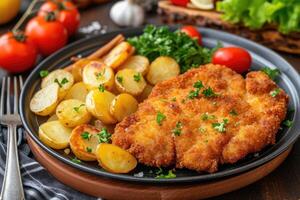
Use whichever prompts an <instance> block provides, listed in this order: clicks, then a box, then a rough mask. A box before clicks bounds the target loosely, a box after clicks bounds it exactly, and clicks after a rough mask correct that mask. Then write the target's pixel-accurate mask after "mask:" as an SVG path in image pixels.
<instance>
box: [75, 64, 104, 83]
mask: <svg viewBox="0 0 300 200" xmlns="http://www.w3.org/2000/svg"><path fill="white" fill-rule="evenodd" d="M91 61H99V62H100V61H101V60H100V59H88V58H83V59H80V60H78V61H76V62H75V63H74V64H73V65H72V70H71V73H72V75H73V77H74V80H75V82H79V81H82V70H83V68H84V67H85V66H86V65H87V64H89V63H90V62H91Z"/></svg>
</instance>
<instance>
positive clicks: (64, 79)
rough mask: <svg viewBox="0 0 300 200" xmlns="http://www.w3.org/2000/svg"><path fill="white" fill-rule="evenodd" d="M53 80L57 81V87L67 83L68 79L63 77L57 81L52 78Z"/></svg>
mask: <svg viewBox="0 0 300 200" xmlns="http://www.w3.org/2000/svg"><path fill="white" fill-rule="evenodd" d="M54 82H55V83H57V84H58V85H59V87H60V88H61V87H62V86H63V85H64V84H66V83H68V82H69V81H68V79H67V78H66V77H65V78H63V79H62V80H61V82H59V80H58V79H57V78H56V79H54Z"/></svg>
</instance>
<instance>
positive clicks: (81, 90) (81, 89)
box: [65, 82, 89, 102]
mask: <svg viewBox="0 0 300 200" xmlns="http://www.w3.org/2000/svg"><path fill="white" fill-rule="evenodd" d="M88 92H89V91H88V89H87V88H86V86H85V84H84V83H83V82H78V83H75V84H74V85H73V86H72V87H71V89H70V90H69V91H68V92H67V94H66V96H65V99H78V100H80V101H83V102H84V101H85V97H86V95H87V94H88Z"/></svg>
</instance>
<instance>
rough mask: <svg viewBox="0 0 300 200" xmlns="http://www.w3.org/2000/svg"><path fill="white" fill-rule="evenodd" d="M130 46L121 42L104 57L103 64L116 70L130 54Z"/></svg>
mask: <svg viewBox="0 0 300 200" xmlns="http://www.w3.org/2000/svg"><path fill="white" fill-rule="evenodd" d="M132 49H133V48H132V46H131V45H130V44H129V43H128V42H121V43H120V44H118V45H117V46H116V47H115V48H113V49H112V50H111V51H110V52H109V53H108V54H107V55H106V56H104V58H103V62H104V63H105V64H106V65H107V66H109V67H111V68H113V69H116V68H117V67H119V66H120V65H122V64H123V63H124V62H125V61H126V60H127V58H128V57H129V56H130V55H131V54H132Z"/></svg>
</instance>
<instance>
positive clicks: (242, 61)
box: [212, 47, 252, 74]
mask: <svg viewBox="0 0 300 200" xmlns="http://www.w3.org/2000/svg"><path fill="white" fill-rule="evenodd" d="M251 62H252V58H251V55H250V54H249V53H248V51H246V50H245V49H243V48H240V47H223V48H220V49H218V50H217V51H216V52H215V53H214V54H213V57H212V63H213V64H220V65H225V66H227V67H229V68H231V69H232V70H234V71H236V72H237V73H240V74H241V73H244V72H247V71H249V68H250V66H251Z"/></svg>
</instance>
